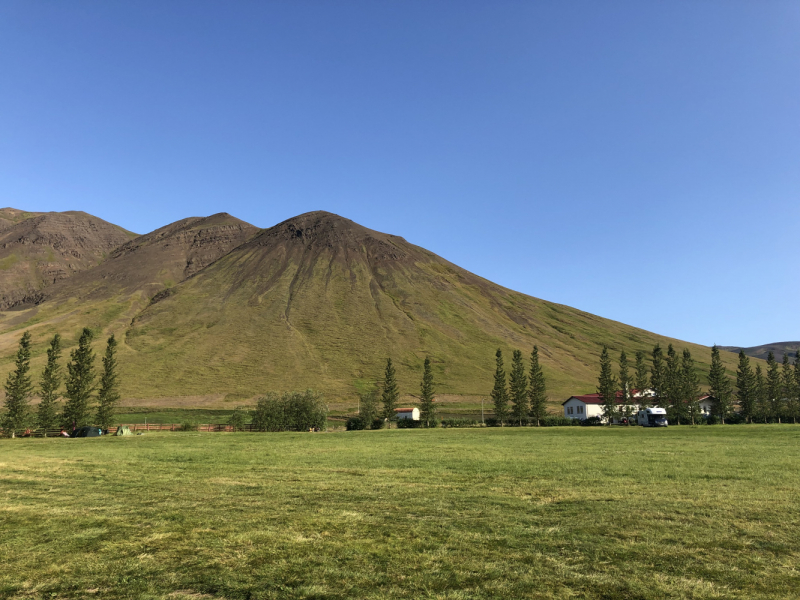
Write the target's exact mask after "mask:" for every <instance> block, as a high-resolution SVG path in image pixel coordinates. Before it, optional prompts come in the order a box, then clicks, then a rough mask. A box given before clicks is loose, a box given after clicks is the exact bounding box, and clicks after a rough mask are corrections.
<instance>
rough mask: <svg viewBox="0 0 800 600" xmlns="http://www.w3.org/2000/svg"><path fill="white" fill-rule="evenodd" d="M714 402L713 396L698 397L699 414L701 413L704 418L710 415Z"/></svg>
mask: <svg viewBox="0 0 800 600" xmlns="http://www.w3.org/2000/svg"><path fill="white" fill-rule="evenodd" d="M714 400H715V398H714V396H709V395H708V394H706V395H705V396H700V412H701V413H703V416H704V417H708V416H709V415H711V411H713V410H714Z"/></svg>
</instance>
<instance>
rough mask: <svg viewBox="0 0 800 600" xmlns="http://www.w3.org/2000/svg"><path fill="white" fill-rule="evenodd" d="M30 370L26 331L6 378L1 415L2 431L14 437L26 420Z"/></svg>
mask: <svg viewBox="0 0 800 600" xmlns="http://www.w3.org/2000/svg"><path fill="white" fill-rule="evenodd" d="M30 370H31V334H30V332H28V331H26V332H24V333H23V334H22V337H21V338H20V340H19V348H18V349H17V356H16V359H15V360H14V370H13V371H11V372H10V373H9V374H8V377H7V378H6V384H5V390H6V400H5V409H6V410H5V414H4V415H3V420H2V426H3V431H4V432H5V433H6V435H7V434H9V433H10V434H11V437H14V436H15V435H16V432H17V430H19V429H23V428H24V427H25V423H26V421H27V418H28V400H29V398H30V395H31V393H32V392H33V383H31V377H30V375H29V373H30Z"/></svg>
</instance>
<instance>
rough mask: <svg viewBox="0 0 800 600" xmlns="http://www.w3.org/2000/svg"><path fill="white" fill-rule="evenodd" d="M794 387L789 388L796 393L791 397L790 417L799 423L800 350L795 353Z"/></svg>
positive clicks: (789, 385)
mask: <svg viewBox="0 0 800 600" xmlns="http://www.w3.org/2000/svg"><path fill="white" fill-rule="evenodd" d="M793 371H794V386H792V384H791V383H789V384H788V387H790V388H791V387H793V389H794V393H793V394H792V395H791V398H792V404H791V409H790V413H789V414H790V416H791V417H792V421H793V422H794V423H797V417H798V416H800V349H797V350H795V352H794V369H793Z"/></svg>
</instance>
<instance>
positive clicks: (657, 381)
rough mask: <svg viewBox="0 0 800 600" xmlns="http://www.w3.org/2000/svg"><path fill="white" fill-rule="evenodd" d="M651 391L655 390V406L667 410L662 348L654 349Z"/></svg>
mask: <svg viewBox="0 0 800 600" xmlns="http://www.w3.org/2000/svg"><path fill="white" fill-rule="evenodd" d="M650 389H652V390H653V404H654V405H655V406H658V407H659V408H666V407H667V404H666V402H665V401H664V352H663V351H662V350H661V346H659V345H658V344H656V345H655V346H654V347H653V362H652V365H651V366H650Z"/></svg>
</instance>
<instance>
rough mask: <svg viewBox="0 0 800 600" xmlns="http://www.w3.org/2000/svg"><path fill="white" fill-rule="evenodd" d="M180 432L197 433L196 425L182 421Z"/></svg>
mask: <svg viewBox="0 0 800 600" xmlns="http://www.w3.org/2000/svg"><path fill="white" fill-rule="evenodd" d="M180 430H181V431H197V423H195V422H194V421H184V423H183V424H182V425H181V429H180Z"/></svg>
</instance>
